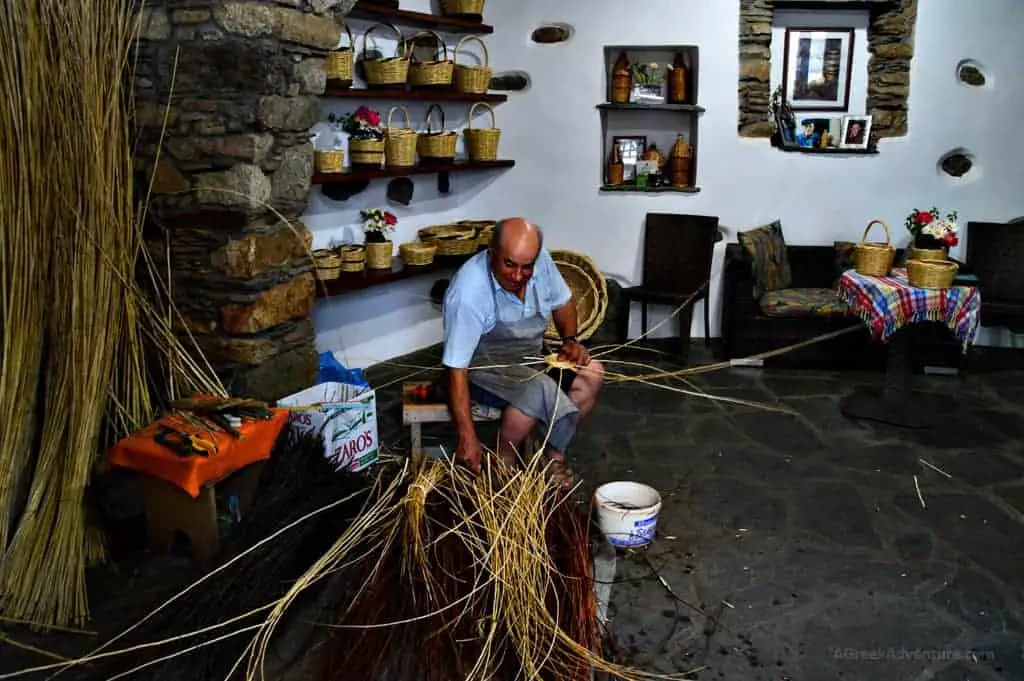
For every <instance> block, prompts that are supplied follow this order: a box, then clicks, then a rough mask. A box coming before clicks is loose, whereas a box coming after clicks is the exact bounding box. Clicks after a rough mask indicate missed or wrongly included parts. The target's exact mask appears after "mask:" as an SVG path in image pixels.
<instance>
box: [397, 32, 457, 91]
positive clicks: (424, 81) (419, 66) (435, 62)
mask: <svg viewBox="0 0 1024 681" xmlns="http://www.w3.org/2000/svg"><path fill="white" fill-rule="evenodd" d="M427 37H432V38H433V39H434V45H435V46H436V45H440V46H441V52H442V54H441V59H437V58H436V57H437V56H438V55H437V53H436V52H435V53H434V57H435V59H432V60H430V61H417V60H416V51H415V47H416V41H418V40H420V39H421V38H427ZM435 49H436V48H435ZM408 55H409V78H408V80H409V85H410V86H411V87H421V88H437V87H444V88H446V87H449V86H451V84H452V74H453V73H454V71H455V62H454V61H452V60H451V59H449V58H448V46H447V45H445V44H444V39H443V38H442V37H441V36H439V35H438V34H437V33H435V32H434V31H424V32H423V33H417V34H416V35H414V36H413V37H412V38H410V39H409V49H408Z"/></svg>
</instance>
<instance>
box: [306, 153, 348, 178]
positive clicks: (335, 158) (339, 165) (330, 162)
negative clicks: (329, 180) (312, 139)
mask: <svg viewBox="0 0 1024 681" xmlns="http://www.w3.org/2000/svg"><path fill="white" fill-rule="evenodd" d="M313 165H314V166H315V167H316V172H318V173H340V172H342V171H343V170H345V151H344V150H343V149H323V150H317V151H314V152H313Z"/></svg>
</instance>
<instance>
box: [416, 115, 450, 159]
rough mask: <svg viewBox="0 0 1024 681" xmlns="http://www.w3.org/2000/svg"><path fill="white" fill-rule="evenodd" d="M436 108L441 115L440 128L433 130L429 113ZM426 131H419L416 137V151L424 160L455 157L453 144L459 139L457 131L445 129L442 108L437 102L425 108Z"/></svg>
mask: <svg viewBox="0 0 1024 681" xmlns="http://www.w3.org/2000/svg"><path fill="white" fill-rule="evenodd" d="M434 109H437V112H438V113H439V114H440V115H441V129H440V130H439V131H437V132H434V130H433V128H431V127H430V113H431V112H432V111H434ZM426 127H427V131H426V132H421V133H420V134H419V136H418V137H417V138H416V152H417V153H418V154H419V156H420V159H421V160H424V161H431V160H432V161H451V160H452V159H454V158H455V144H456V142H458V141H459V133H457V132H455V131H454V130H445V120H444V109H442V108H441V107H440V106H439V105H437V104H431V105H430V108H429V109H427V120H426Z"/></svg>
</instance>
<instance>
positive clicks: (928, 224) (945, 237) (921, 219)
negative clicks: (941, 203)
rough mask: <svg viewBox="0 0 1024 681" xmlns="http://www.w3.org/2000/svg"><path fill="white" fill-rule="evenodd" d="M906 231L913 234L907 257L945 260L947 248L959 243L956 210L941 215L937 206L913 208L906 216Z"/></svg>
mask: <svg viewBox="0 0 1024 681" xmlns="http://www.w3.org/2000/svg"><path fill="white" fill-rule="evenodd" d="M906 225H907V231H909V232H910V234H911V235H912V236H913V242H912V243H911V248H910V252H909V254H908V259H910V258H912V259H916V260H945V259H946V258H947V257H948V256H949V249H950V248H951V247H953V246H956V245H957V244H958V243H960V237H959V236H958V234H957V212H956V211H955V210H953V211H950V212H948V213H946V215H945V216H943V215H942V214H941V213H939V209H938V208H932V209H931V210H918V209H916V208H915V209H914V210H913V211H912V212H911V213H910V215H908V216H907V222H906Z"/></svg>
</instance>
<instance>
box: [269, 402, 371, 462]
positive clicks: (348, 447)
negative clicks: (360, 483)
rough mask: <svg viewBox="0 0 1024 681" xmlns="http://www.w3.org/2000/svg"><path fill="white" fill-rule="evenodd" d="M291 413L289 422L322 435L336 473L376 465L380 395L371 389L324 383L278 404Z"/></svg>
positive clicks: (300, 428) (326, 451) (325, 451)
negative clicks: (378, 397)
mask: <svg viewBox="0 0 1024 681" xmlns="http://www.w3.org/2000/svg"><path fill="white" fill-rule="evenodd" d="M277 406H278V407H282V408H285V409H288V410H289V412H290V413H291V417H290V420H289V423H290V424H291V426H292V427H293V428H297V429H298V430H299V431H300V432H303V433H314V434H319V436H320V437H321V438H322V439H323V442H324V453H325V455H326V456H327V458H328V459H329V460H330V461H331V463H333V464H334V466H335V468H336V469H337V470H349V471H359V470H362V469H364V468H366V467H367V466H370V465H372V464H374V463H376V462H377V460H378V459H379V458H380V446H379V441H378V439H377V394H376V392H375V391H374V390H373V389H372V388H367V387H364V386H358V385H350V384H348V383H337V382H325V383H319V384H317V385H315V386H313V387H312V388H307V389H306V390H303V391H301V392H297V393H295V394H294V395H289V396H288V397H285V398H283V399H281V400H278V402H277Z"/></svg>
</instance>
